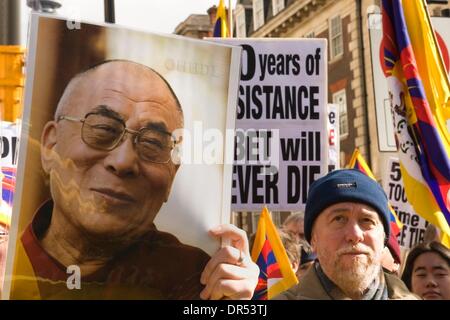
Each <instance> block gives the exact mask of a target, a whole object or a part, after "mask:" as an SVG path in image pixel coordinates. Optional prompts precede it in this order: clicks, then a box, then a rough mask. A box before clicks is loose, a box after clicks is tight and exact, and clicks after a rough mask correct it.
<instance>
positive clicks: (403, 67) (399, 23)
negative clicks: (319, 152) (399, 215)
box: [382, 0, 450, 247]
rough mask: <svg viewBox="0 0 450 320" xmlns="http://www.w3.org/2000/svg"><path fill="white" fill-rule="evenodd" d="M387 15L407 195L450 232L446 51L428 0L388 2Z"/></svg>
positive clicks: (389, 69) (386, 50)
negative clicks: (443, 55) (439, 40)
mask: <svg viewBox="0 0 450 320" xmlns="http://www.w3.org/2000/svg"><path fill="white" fill-rule="evenodd" d="M382 13H383V40H382V46H383V47H382V53H383V57H382V60H383V61H382V66H383V71H384V74H385V76H386V78H387V81H388V87H389V91H390V92H389V95H390V98H391V108H392V112H393V116H394V128H395V132H396V137H397V141H398V145H399V151H398V153H399V159H400V169H401V172H402V178H403V182H404V187H405V192H406V196H407V198H408V201H409V202H410V204H411V205H412V206H413V208H414V210H415V211H416V212H417V213H418V214H419V215H421V216H422V217H423V218H424V219H426V220H427V221H429V222H431V223H432V224H434V225H435V226H437V227H439V228H440V229H441V231H442V232H443V233H445V234H446V235H450V228H449V223H450V133H449V131H448V128H447V127H446V125H447V124H446V122H447V121H449V120H450V85H449V81H448V77H447V73H446V70H445V67H444V63H443V61H442V58H441V54H440V49H439V47H438V45H437V41H436V36H435V33H434V31H433V29H432V26H431V23H430V19H429V17H428V14H427V10H426V4H425V2H424V1H423V0H415V1H403V2H402V1H401V0H383V8H382ZM445 238H446V239H448V237H445ZM443 243H444V244H445V245H446V246H447V247H450V243H447V241H443Z"/></svg>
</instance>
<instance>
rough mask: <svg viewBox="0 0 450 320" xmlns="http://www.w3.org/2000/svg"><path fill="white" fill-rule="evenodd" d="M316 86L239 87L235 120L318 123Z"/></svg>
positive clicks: (317, 89) (317, 88) (317, 91)
mask: <svg viewBox="0 0 450 320" xmlns="http://www.w3.org/2000/svg"><path fill="white" fill-rule="evenodd" d="M319 89H320V88H319V87H318V86H298V87H297V86H268V85H263V86H260V85H253V86H250V85H246V86H245V85H240V86H239V91H238V93H239V95H238V108H237V112H236V115H237V119H239V120H240V119H254V120H259V119H261V118H262V119H267V120H268V119H273V120H288V119H300V120H307V119H311V120H318V119H319V115H320V113H319V111H318V106H319V98H318V95H319V93H320V92H319Z"/></svg>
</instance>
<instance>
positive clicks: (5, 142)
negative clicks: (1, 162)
mask: <svg viewBox="0 0 450 320" xmlns="http://www.w3.org/2000/svg"><path fill="white" fill-rule="evenodd" d="M8 154H9V141H8V138H6V137H2V158H6V157H7V156H8Z"/></svg>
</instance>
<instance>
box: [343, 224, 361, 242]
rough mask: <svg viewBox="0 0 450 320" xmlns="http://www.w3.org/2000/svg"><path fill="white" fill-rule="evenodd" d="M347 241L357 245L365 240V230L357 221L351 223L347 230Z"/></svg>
mask: <svg viewBox="0 0 450 320" xmlns="http://www.w3.org/2000/svg"><path fill="white" fill-rule="evenodd" d="M345 240H346V241H348V242H351V243H353V244H357V243H359V242H361V241H363V240H364V230H362V229H361V226H360V225H359V224H358V223H357V222H356V221H349V222H348V223H347V226H346V228H345Z"/></svg>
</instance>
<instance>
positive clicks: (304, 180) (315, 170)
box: [286, 165, 320, 204]
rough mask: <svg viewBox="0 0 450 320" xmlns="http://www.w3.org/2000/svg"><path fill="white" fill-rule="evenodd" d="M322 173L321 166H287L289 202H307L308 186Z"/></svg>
mask: <svg viewBox="0 0 450 320" xmlns="http://www.w3.org/2000/svg"><path fill="white" fill-rule="evenodd" d="M319 173H320V166H316V165H310V166H308V165H304V166H295V165H289V166H287V178H288V179H287V184H288V185H287V188H286V189H287V192H288V194H287V202H288V203H289V204H295V203H298V202H299V201H300V200H301V201H302V203H306V196H307V194H308V187H309V186H310V185H311V183H313V182H314V181H315V180H316V176H317V175H318V174H319Z"/></svg>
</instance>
